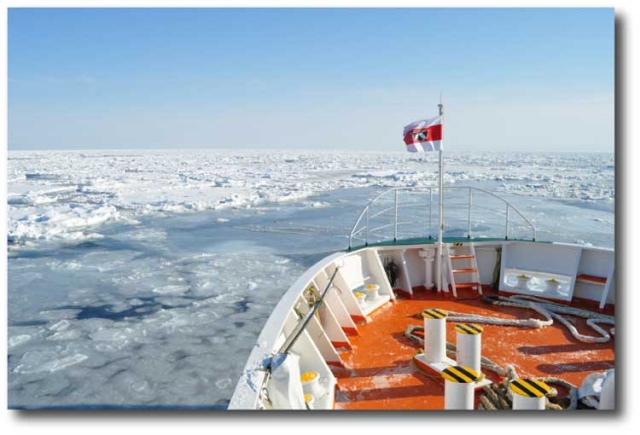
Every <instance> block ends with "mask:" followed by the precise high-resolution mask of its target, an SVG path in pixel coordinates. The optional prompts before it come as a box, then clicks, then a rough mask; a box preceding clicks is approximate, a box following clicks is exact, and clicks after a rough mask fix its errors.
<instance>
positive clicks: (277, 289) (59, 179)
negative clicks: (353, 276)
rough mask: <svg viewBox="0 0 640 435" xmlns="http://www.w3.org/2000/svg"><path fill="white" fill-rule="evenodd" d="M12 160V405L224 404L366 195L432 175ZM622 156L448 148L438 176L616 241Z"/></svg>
mask: <svg viewBox="0 0 640 435" xmlns="http://www.w3.org/2000/svg"><path fill="white" fill-rule="evenodd" d="M8 159H9V160H8V198H7V201H8V221H7V228H8V234H7V240H8V405H9V407H10V408H84V407H89V408H102V407H108V408H113V407H115V408H131V407H133V408H149V407H150V408H156V407H168V408H212V409H224V408H226V406H227V404H228V402H229V399H230V397H231V394H232V393H233V389H234V385H235V382H236V380H237V379H238V377H239V376H240V374H241V371H242V369H243V366H244V363H245V360H246V358H247V357H248V355H249V353H250V351H251V348H252V346H253V344H254V342H255V339H256V338H257V336H258V334H259V332H260V330H261V328H262V325H263V324H264V322H265V321H266V319H267V317H268V316H269V313H270V312H271V310H272V308H273V307H274V306H275V304H276V303H277V302H278V300H279V299H280V297H281V295H282V294H283V293H284V292H285V291H286V290H287V289H288V287H289V286H290V285H291V284H292V283H293V281H295V280H296V278H297V277H298V276H299V275H300V274H301V273H302V272H303V271H304V270H305V269H306V268H308V267H309V266H311V265H312V264H313V263H315V262H316V261H318V260H320V259H321V258H322V257H324V256H325V255H328V254H329V253H331V252H334V251H336V250H341V249H345V248H347V246H348V235H349V232H350V230H351V227H352V226H353V224H354V223H355V220H356V219H357V217H358V215H359V213H360V211H361V209H362V207H363V206H364V205H365V204H366V203H367V202H368V201H369V200H370V199H372V198H373V197H375V196H376V195H377V194H379V193H380V192H382V191H384V190H386V189H389V188H392V187H407V186H409V187H429V186H435V185H436V183H437V154H436V153H427V154H423V155H414V154H408V153H400V152H398V153H342V152H293V151H282V150H272V151H251V150H247V151H238V150H219V151H200V150H183V151H82V152H80V151H47V152H45V151H28V152H27V151H10V152H9V154H8ZM614 165H615V161H614V155H613V153H610V154H605V153H603V154H588V153H583V154H569V153H558V154H551V155H550V154H535V153H453V152H452V153H449V152H447V153H446V154H445V169H446V175H445V184H446V185H455V186H459V185H469V186H475V187H480V188H483V189H486V190H489V191H492V192H495V193H496V194H499V195H501V196H503V197H504V198H505V199H507V200H509V201H510V202H511V203H513V204H514V205H516V206H517V207H518V208H519V209H520V210H521V211H522V212H523V213H524V214H525V215H526V216H527V217H528V218H529V219H530V220H531V221H532V222H533V223H534V224H535V225H536V227H537V229H538V235H537V239H538V240H555V241H561V242H568V243H578V244H591V245H595V246H606V247H613V246H614V226H615V215H614V208H615V203H614V194H615V191H614V184H615V182H614V181H615V180H614V178H615V175H614V174H615V172H614V169H615V168H614ZM484 224H487V225H488V222H484ZM475 228H480V229H481V228H484V225H482V226H476V227H474V229H475ZM454 230H455V229H452V231H454ZM453 234H454V233H453V232H452V233H451V235H453Z"/></svg>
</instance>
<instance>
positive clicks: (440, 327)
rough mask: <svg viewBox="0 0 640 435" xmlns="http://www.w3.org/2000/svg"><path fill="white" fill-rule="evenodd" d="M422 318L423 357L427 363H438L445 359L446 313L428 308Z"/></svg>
mask: <svg viewBox="0 0 640 435" xmlns="http://www.w3.org/2000/svg"><path fill="white" fill-rule="evenodd" d="M422 317H423V318H424V357H425V360H426V362H427V363H439V362H442V361H445V360H446V358H447V312H446V311H444V310H439V309H437V308H429V309H427V310H424V311H423V312H422Z"/></svg>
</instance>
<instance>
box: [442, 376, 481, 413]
mask: <svg viewBox="0 0 640 435" xmlns="http://www.w3.org/2000/svg"><path fill="white" fill-rule="evenodd" d="M440 374H441V375H442V377H443V378H444V409H445V410H468V409H474V392H475V381H476V380H477V379H478V373H477V372H476V371H475V370H473V369H472V368H470V367H462V366H451V367H447V368H446V369H444V370H443V371H442V372H441V373H440Z"/></svg>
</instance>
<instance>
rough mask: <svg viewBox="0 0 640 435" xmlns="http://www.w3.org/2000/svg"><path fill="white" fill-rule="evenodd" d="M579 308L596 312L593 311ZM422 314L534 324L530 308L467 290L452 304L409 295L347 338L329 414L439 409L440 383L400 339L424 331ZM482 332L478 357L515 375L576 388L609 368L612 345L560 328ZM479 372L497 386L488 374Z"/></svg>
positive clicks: (414, 347)
mask: <svg viewBox="0 0 640 435" xmlns="http://www.w3.org/2000/svg"><path fill="white" fill-rule="evenodd" d="M483 291H484V294H485V296H486V295H490V294H495V293H493V292H492V291H491V289H489V288H484V289H483ZM574 306H576V307H578V305H575V304H574ZM579 307H580V308H586V309H590V310H592V311H597V306H595V305H589V306H579ZM426 308H441V309H444V310H447V311H454V312H458V313H473V314H479V315H484V316H493V317H502V318H532V317H533V318H540V316H539V315H538V314H537V313H536V312H534V311H532V310H524V309H519V308H505V307H496V306H493V305H491V304H489V303H486V302H483V301H482V296H480V295H478V293H477V292H475V291H472V290H460V289H459V290H458V298H457V299H456V298H454V297H453V296H450V294H449V295H447V296H445V294H437V293H436V292H434V291H425V290H424V289H420V290H418V291H415V294H414V296H413V298H410V299H409V298H402V297H401V296H399V297H398V299H397V300H396V302H395V303H391V302H390V303H388V304H387V305H385V306H383V307H381V308H380V309H378V310H377V311H375V312H374V313H372V314H371V315H370V316H369V317H370V318H369V322H368V323H366V324H359V325H358V335H354V336H350V337H349V339H350V341H351V346H352V349H351V350H346V349H345V350H343V351H341V352H340V357H341V358H342V361H343V363H344V368H341V367H332V368H331V370H332V371H333V373H334V375H335V376H336V377H337V379H338V387H337V392H336V403H335V409H350V410H356V409H371V410H412V409H413V410H417V409H432V410H442V409H444V380H443V379H442V378H441V377H440V375H439V374H436V373H427V372H425V371H423V370H421V369H419V368H418V367H417V366H416V365H415V364H414V363H413V362H412V360H413V356H414V355H415V354H416V353H417V352H418V351H419V350H420V345H418V344H416V343H414V342H412V341H411V340H409V339H408V338H406V337H405V336H404V331H405V328H406V327H407V325H410V324H412V325H417V326H422V318H421V316H419V315H420V313H421V312H422V310H424V309H426ZM607 314H612V313H609V312H608V313H607ZM416 315H418V316H416ZM567 318H568V319H576V321H575V323H574V325H575V326H576V328H578V330H579V331H580V332H582V333H584V334H588V335H593V333H594V332H593V331H592V330H590V329H585V328H583V326H584V323H583V319H578V318H574V317H570V316H567ZM482 326H483V328H484V332H483V333H482V356H484V357H487V358H489V359H491V360H492V361H494V362H495V363H497V364H499V365H500V366H503V367H504V366H505V365H507V364H511V365H512V366H514V368H515V370H516V373H517V374H518V375H519V376H520V377H528V376H532V377H557V378H561V379H563V380H565V381H568V382H570V383H572V384H573V385H575V386H577V387H579V386H580V384H581V383H582V381H583V379H584V378H585V377H586V376H587V375H588V374H590V373H594V372H602V371H604V370H607V369H610V368H613V367H614V344H613V339H612V340H610V341H609V342H608V343H602V344H588V343H582V342H580V341H577V340H576V339H575V338H574V337H573V336H572V335H571V334H570V333H569V332H568V331H567V330H566V329H565V327H564V326H562V325H561V324H559V323H558V322H554V325H552V326H550V327H546V328H542V329H530V328H518V327H512V326H493V325H482ZM454 328H455V324H454V323H453V322H447V341H448V342H449V343H453V344H455V343H456V332H455V330H454ZM484 373H485V375H487V377H488V378H490V379H492V380H494V381H497V382H500V381H501V379H500V378H499V377H497V376H496V375H494V374H493V373H491V372H488V371H485V372H484Z"/></svg>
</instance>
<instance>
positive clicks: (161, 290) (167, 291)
mask: <svg viewBox="0 0 640 435" xmlns="http://www.w3.org/2000/svg"><path fill="white" fill-rule="evenodd" d="M187 291H189V286H186V285H166V286H163V287H155V288H154V289H153V292H154V293H157V294H161V295H177V294H183V293H186V292H187Z"/></svg>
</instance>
